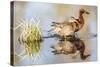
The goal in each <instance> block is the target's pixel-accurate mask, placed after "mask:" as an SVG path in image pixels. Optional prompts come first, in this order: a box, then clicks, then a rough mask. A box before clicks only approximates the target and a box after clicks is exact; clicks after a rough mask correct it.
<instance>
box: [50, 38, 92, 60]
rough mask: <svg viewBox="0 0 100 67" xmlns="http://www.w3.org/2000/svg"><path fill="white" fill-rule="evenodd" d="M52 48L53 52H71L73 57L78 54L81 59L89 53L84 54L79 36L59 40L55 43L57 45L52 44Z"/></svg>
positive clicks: (83, 45) (66, 53) (82, 43)
mask: <svg viewBox="0 0 100 67" xmlns="http://www.w3.org/2000/svg"><path fill="white" fill-rule="evenodd" d="M51 48H53V49H54V50H53V51H52V52H53V54H55V55H57V54H65V55H68V54H71V55H72V57H73V58H75V57H76V56H77V55H78V54H80V57H81V59H82V60H85V59H86V58H87V57H88V56H90V54H87V55H85V54H84V52H85V44H84V42H83V40H81V39H80V38H76V37H74V38H72V37H70V38H68V39H67V40H61V41H59V42H58V43H57V45H55V46H52V47H51Z"/></svg>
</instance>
